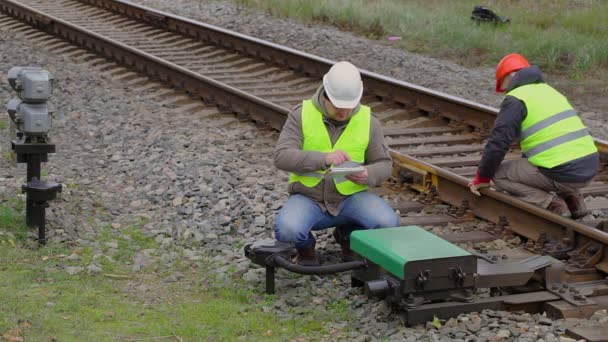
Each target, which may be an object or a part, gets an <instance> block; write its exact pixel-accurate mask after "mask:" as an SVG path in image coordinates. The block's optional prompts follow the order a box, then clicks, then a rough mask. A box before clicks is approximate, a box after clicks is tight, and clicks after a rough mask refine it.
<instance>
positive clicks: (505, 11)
mask: <svg viewBox="0 0 608 342" xmlns="http://www.w3.org/2000/svg"><path fill="white" fill-rule="evenodd" d="M234 1H235V2H236V3H237V4H239V5H240V6H249V7H253V8H258V9H262V10H265V11H267V12H269V13H270V14H272V15H275V16H287V17H293V18H297V19H300V20H303V21H313V22H315V21H316V22H319V21H320V22H324V23H328V24H331V25H334V26H337V27H338V28H340V29H344V30H350V31H354V32H357V33H360V34H363V35H366V36H368V37H370V38H372V39H382V40H387V38H388V37H390V36H394V37H399V38H400V40H397V41H395V43H394V45H397V46H399V47H402V48H404V49H406V50H408V51H413V52H419V53H425V54H429V55H432V56H435V57H442V58H450V59H455V60H457V61H458V62H460V63H462V64H464V65H466V66H480V65H483V66H490V67H493V66H494V65H496V63H497V62H498V60H499V59H500V58H501V57H502V56H504V55H505V54H507V53H510V52H520V53H522V54H524V55H526V56H527V57H528V58H529V59H530V60H531V61H533V62H534V63H535V64H538V65H540V66H541V67H542V68H543V69H544V70H545V71H546V72H549V73H555V74H564V75H568V76H569V77H570V78H574V79H580V78H586V77H591V76H593V75H595V76H597V74H596V73H597V72H598V71H601V72H602V73H604V74H605V73H606V69H607V67H608V40H606V38H605V37H606V36H608V25H606V23H607V22H608V2H606V1H598V0H581V1H568V0H559V1H552V0H523V1H499V0H487V1H485V2H481V3H480V2H479V1H477V0H463V1H447V0H411V1H401V0H379V1H365V0H351V1H338V0H336V1H324V0H306V1H303V0H234ZM476 5H484V6H486V7H489V8H490V9H492V10H493V11H494V12H495V13H497V14H498V15H500V16H502V17H508V18H510V19H511V23H510V24H504V25H494V24H489V23H482V24H478V23H477V22H475V21H472V20H471V19H470V18H469V17H470V15H471V12H472V10H473V8H474V6H476Z"/></svg>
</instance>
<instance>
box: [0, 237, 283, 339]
mask: <svg viewBox="0 0 608 342" xmlns="http://www.w3.org/2000/svg"><path fill="white" fill-rule="evenodd" d="M69 253H70V251H68V250H65V249H62V248H57V247H50V248H44V249H40V250H37V251H32V250H19V249H18V248H17V249H16V248H9V247H2V249H1V250H0V257H1V258H2V259H3V260H5V261H8V262H7V263H3V265H2V266H0V297H1V298H3V300H2V302H0V335H3V334H5V335H6V334H11V333H10V332H11V331H12V334H13V335H16V334H17V333H18V335H19V336H22V337H23V338H24V339H25V340H26V341H43V340H46V341H50V340H52V339H53V338H54V339H56V340H58V341H85V340H91V341H116V340H121V341H122V340H130V339H143V340H148V339H150V340H151V339H161V338H163V339H162V340H168V341H179V340H180V339H185V340H203V339H205V340H213V341H233V340H236V339H238V338H241V337H245V338H246V340H280V339H283V340H284V339H287V337H288V333H289V332H286V331H281V328H280V327H281V325H280V324H277V323H276V322H275V319H274V317H273V316H272V315H270V314H264V313H263V312H262V311H261V310H260V309H259V308H258V307H257V306H256V304H255V303H254V302H252V294H251V293H249V292H247V291H238V290H235V289H233V288H229V287H228V288H223V289H216V290H212V291H210V290H208V289H205V288H203V287H201V286H196V285H195V286H193V287H191V288H190V290H189V291H187V293H184V290H181V289H180V285H179V284H175V285H171V286H169V285H160V288H154V289H152V290H151V292H150V293H140V294H137V292H138V291H139V290H131V291H128V290H127V289H128V288H129V287H131V286H135V285H138V284H132V285H128V284H127V283H128V282H129V280H116V279H111V278H108V277H104V276H102V275H100V276H70V275H68V274H67V273H65V272H64V271H62V270H60V269H57V268H56V266H57V264H58V263H65V262H66V261H65V260H62V258H61V257H60V256H61V255H66V254H69ZM192 276H194V275H192ZM147 281H149V282H152V283H155V284H158V283H160V284H163V283H162V281H161V280H159V279H153V278H152V279H147ZM144 291H146V290H144ZM148 291H149V290H148Z"/></svg>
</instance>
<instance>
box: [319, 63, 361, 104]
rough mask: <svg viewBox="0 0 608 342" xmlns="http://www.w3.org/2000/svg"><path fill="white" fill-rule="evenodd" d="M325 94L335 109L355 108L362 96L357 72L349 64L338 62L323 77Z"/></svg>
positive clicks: (359, 75)
mask: <svg viewBox="0 0 608 342" xmlns="http://www.w3.org/2000/svg"><path fill="white" fill-rule="evenodd" d="M323 87H324V88H325V94H327V97H329V100H330V101H331V103H332V104H333V105H334V106H336V107H337V108H355V107H357V105H358V104H359V100H361V95H363V82H362V81H361V74H360V73H359V70H358V69H357V68H356V67H355V66H354V65H352V64H351V63H349V62H338V63H336V64H334V66H332V67H331V69H329V71H328V72H327V74H325V76H323Z"/></svg>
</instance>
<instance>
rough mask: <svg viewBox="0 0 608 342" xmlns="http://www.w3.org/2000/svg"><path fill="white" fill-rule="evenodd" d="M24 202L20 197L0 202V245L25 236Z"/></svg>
mask: <svg viewBox="0 0 608 342" xmlns="http://www.w3.org/2000/svg"><path fill="white" fill-rule="evenodd" d="M24 207H25V203H24V201H23V200H22V199H11V200H9V201H8V202H6V203H3V204H0V245H6V244H7V243H8V242H9V240H12V241H13V243H14V242H17V241H20V240H24V239H25V238H26V237H27V226H26V225H25V210H24Z"/></svg>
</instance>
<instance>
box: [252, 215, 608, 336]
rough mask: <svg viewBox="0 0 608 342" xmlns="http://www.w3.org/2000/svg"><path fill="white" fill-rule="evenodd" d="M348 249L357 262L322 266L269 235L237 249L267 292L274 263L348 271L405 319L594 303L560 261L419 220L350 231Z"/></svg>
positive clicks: (314, 271) (312, 270) (313, 271)
mask: <svg viewBox="0 0 608 342" xmlns="http://www.w3.org/2000/svg"><path fill="white" fill-rule="evenodd" d="M351 248H352V250H353V251H354V252H356V253H357V254H358V255H359V256H360V259H359V260H356V261H351V262H345V263H337V264H328V265H321V266H300V265H297V264H295V263H293V262H292V261H291V258H292V257H293V256H294V255H295V253H296V251H295V248H294V247H293V246H292V245H291V244H287V243H282V242H277V241H274V240H263V241H258V242H254V243H250V244H247V245H246V246H245V247H244V251H245V255H246V256H247V257H248V258H249V259H251V260H252V261H253V262H254V263H256V264H258V265H261V266H263V267H265V268H266V292H267V293H269V294H270V293H274V292H275V271H276V268H284V269H286V270H288V271H290V272H295V273H300V274H308V275H322V274H333V273H338V272H345V271H352V275H351V280H352V286H360V287H363V289H364V291H365V294H366V295H367V296H368V297H379V298H383V299H385V300H386V301H387V303H388V304H389V307H390V308H391V309H394V310H395V312H399V313H401V314H403V315H404V316H405V320H406V322H407V323H408V324H410V325H411V324H418V323H424V322H426V321H429V320H432V319H433V317H434V316H437V317H439V318H449V317H452V316H456V315H458V314H459V313H463V312H471V311H481V310H483V309H493V310H502V309H504V310H525V311H531V312H538V311H543V310H546V309H545V308H544V307H543V304H544V303H545V302H548V301H555V300H565V301H567V302H570V303H573V304H576V305H577V306H581V307H585V306H593V305H594V303H593V302H592V300H590V299H589V298H587V295H588V294H587V293H584V291H581V290H579V289H578V288H572V289H570V288H569V285H568V284H566V283H563V282H562V281H561V279H560V274H561V270H562V268H563V265H562V263H561V261H559V260H556V259H554V258H552V257H550V256H533V257H530V258H527V259H524V260H519V261H507V260H504V259H499V260H493V259H491V258H487V257H484V256H482V255H477V254H472V253H470V252H468V251H466V250H464V249H462V248H460V247H458V246H456V245H454V244H452V243H450V242H448V241H446V240H444V239H442V238H440V237H438V236H436V235H434V234H432V233H430V232H428V231H426V230H425V229H423V228H421V227H418V226H406V227H394V228H381V229H373V230H359V231H355V232H353V233H352V235H351ZM604 282H606V281H605V280H604ZM604 286H606V284H604ZM480 289H488V291H479V290H480Z"/></svg>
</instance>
